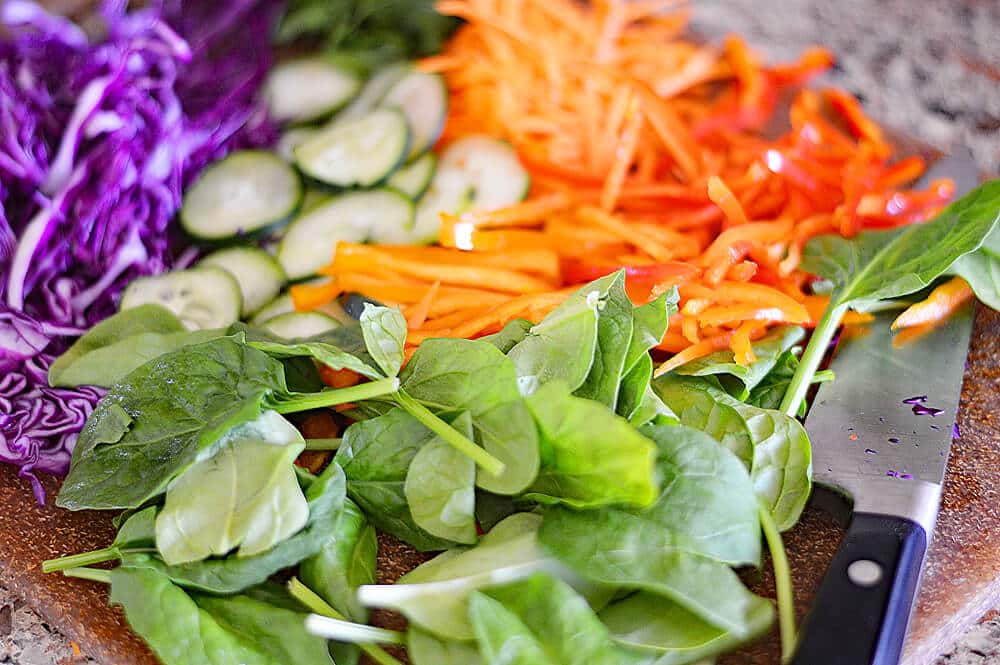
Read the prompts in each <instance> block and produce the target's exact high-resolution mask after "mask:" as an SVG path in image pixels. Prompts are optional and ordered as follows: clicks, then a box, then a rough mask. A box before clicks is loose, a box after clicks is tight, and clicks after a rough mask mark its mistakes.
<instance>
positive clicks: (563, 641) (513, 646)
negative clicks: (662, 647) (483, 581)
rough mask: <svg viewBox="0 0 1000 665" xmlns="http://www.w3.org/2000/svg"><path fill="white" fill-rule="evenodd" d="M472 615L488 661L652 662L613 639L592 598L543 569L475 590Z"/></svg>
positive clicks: (543, 664)
mask: <svg viewBox="0 0 1000 665" xmlns="http://www.w3.org/2000/svg"><path fill="white" fill-rule="evenodd" d="M469 617H470V620H471V621H472V625H473V627H474V628H475V632H476V642H477V643H478V644H479V649H480V651H482V653H483V657H484V659H485V660H486V662H487V663H493V664H499V663H524V664H525V665H528V664H538V665H628V664H630V663H634V664H635V665H638V664H639V663H647V662H648V660H649V659H648V658H647V657H646V656H645V655H644V654H641V653H639V652H636V651H632V650H629V649H626V648H624V647H621V646H618V645H616V644H615V643H614V642H612V641H611V638H610V637H609V635H608V630H607V628H605V626H604V624H602V623H601V621H600V619H598V618H597V616H596V615H595V614H594V611H593V610H592V609H591V608H590V606H589V605H588V604H587V601H586V600H585V599H584V598H583V597H581V596H580V595H579V594H577V593H576V592H575V591H573V589H571V588H570V587H569V586H568V585H567V584H566V583H565V582H563V581H561V580H559V579H557V578H554V577H551V576H549V575H546V574H544V573H536V574H534V575H532V576H531V577H529V578H527V579H524V580H520V581H517V582H513V583H510V584H505V585H504V586H500V587H494V588H491V589H488V590H484V591H477V592H474V593H473V594H472V595H471V597H470V599H469Z"/></svg>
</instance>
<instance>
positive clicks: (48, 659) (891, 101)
mask: <svg viewBox="0 0 1000 665" xmlns="http://www.w3.org/2000/svg"><path fill="white" fill-rule="evenodd" d="M695 21H696V27H697V28H698V29H699V30H700V31H702V32H704V33H706V34H711V35H719V34H724V33H726V32H737V33H740V34H742V35H744V36H745V37H746V38H747V40H748V41H749V42H750V43H751V44H752V45H753V46H754V47H755V48H757V49H758V50H760V51H761V52H763V53H764V54H766V55H767V56H768V57H769V58H771V59H775V60H782V59H790V58H793V57H794V56H795V55H796V54H797V53H799V52H800V51H801V50H802V49H803V48H804V47H806V46H809V45H812V44H823V45H826V46H828V47H829V48H830V49H831V50H832V51H833V52H834V53H836V54H837V56H838V66H837V68H836V70H835V71H834V72H832V73H831V74H830V75H829V76H828V77H827V79H826V80H827V82H829V83H831V84H834V85H837V86H840V87H843V88H846V89H848V90H850V91H851V92H853V93H855V94H857V95H858V96H859V97H861V98H862V99H863V100H864V102H865V106H866V108H867V109H868V110H869V111H870V112H871V113H872V115H874V116H875V117H877V118H879V119H881V120H883V121H885V122H887V123H889V124H891V125H893V126H895V127H896V128H899V129H901V130H903V131H905V132H907V133H909V134H911V135H914V136H917V137H920V138H921V139H923V140H925V141H927V142H928V143H931V144H933V145H935V146H936V147H938V148H941V149H945V150H946V149H948V148H949V147H951V146H953V145H966V146H968V147H969V148H971V149H972V150H973V152H974V154H975V155H976V159H977V161H978V163H979V165H980V166H981V167H982V168H983V170H984V171H986V172H992V173H997V172H1000V39H997V37H996V35H997V34H998V31H1000V1H997V0H938V1H934V2H930V1H927V0H879V1H875V0H836V1H833V0H827V1H821V0H782V1H780V2H778V1H774V0H768V1H763V0H725V1H721V0H707V1H705V0H703V1H701V2H697V3H696V4H695ZM92 662H94V661H91V660H89V659H87V658H86V657H81V656H77V655H76V654H75V653H74V649H73V647H72V645H71V644H70V643H69V642H68V641H67V640H66V639H64V638H63V637H62V636H60V635H59V634H58V633H56V632H55V631H53V630H52V629H51V628H50V627H49V626H48V625H46V624H45V623H44V622H43V621H42V620H41V619H40V618H39V617H38V616H37V615H36V614H35V613H34V612H32V611H31V610H30V609H29V608H28V607H27V605H26V604H25V603H23V602H22V601H20V600H17V599H16V598H15V596H14V595H13V594H12V593H10V592H9V591H8V590H7V589H6V588H4V587H3V586H0V664H6V663H11V664H20V665H69V664H70V663H92ZM937 662H938V665H1000V614H998V613H996V612H993V613H991V614H989V615H987V616H986V617H984V619H983V621H982V622H981V623H979V624H978V625H976V626H975V627H974V628H972V629H971V630H970V631H969V632H968V633H966V635H965V636H964V637H963V638H962V639H961V640H960V641H959V642H958V643H957V644H956V645H955V646H954V647H953V648H952V649H951V650H950V651H949V653H948V654H947V655H943V656H941V657H940V658H939V659H938V661H937Z"/></svg>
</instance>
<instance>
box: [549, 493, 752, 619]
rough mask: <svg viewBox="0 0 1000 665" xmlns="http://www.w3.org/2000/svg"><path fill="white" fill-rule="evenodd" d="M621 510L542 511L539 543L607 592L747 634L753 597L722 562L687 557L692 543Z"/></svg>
mask: <svg viewBox="0 0 1000 665" xmlns="http://www.w3.org/2000/svg"><path fill="white" fill-rule="evenodd" d="M650 526H651V525H650V520H649V519H648V518H647V517H646V516H645V515H643V514H635V513H630V512H626V511H623V510H612V509H603V510H589V511H574V510H570V509H568V508H563V507H560V506H556V507H552V508H549V509H548V510H546V512H545V520H544V521H543V522H542V528H541V529H540V530H539V532H538V539H539V542H540V543H541V544H542V546H543V547H544V548H545V550H546V551H547V552H550V553H551V554H553V555H554V556H555V557H557V558H558V559H559V560H560V561H561V562H562V563H564V564H565V565H567V566H569V568H570V569H571V570H573V571H574V572H576V573H577V574H578V575H581V576H583V577H584V578H586V579H588V580H590V581H591V582H594V583H596V584H603V585H607V586H612V587H620V588H621V587H624V588H627V589H640V590H643V591H649V592H652V593H656V594H659V595H663V596H667V597H668V598H670V599H672V600H673V601H675V602H677V603H680V604H681V605H683V606H684V607H685V608H687V609H688V610H690V611H691V612H694V613H695V614H697V615H698V616H699V617H701V618H703V619H704V620H706V621H708V622H710V623H711V624H712V625H714V626H718V627H720V628H724V629H726V630H728V631H730V632H732V633H733V634H735V635H738V636H739V637H741V638H745V637H747V636H749V634H750V632H751V625H752V616H753V612H754V608H755V604H756V596H754V595H753V594H752V593H750V592H749V591H748V590H747V589H746V587H744V586H743V583H742V582H740V579H739V578H738V577H737V576H736V573H734V572H733V571H732V570H731V569H730V568H729V567H728V566H727V565H726V564H724V563H721V562H719V561H716V560H714V559H710V558H708V557H705V556H700V555H697V554H693V553H691V552H690V551H688V550H687V549H686V548H687V547H689V546H690V544H691V539H690V538H687V537H682V536H679V535H678V534H676V533H674V532H673V531H671V530H669V529H665V528H662V527H661V526H659V525H656V526H655V527H654V528H650Z"/></svg>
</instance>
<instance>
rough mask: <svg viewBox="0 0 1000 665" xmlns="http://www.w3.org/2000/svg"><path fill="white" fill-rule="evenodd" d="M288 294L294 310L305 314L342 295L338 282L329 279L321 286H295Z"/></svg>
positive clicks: (340, 285) (341, 288)
mask: <svg viewBox="0 0 1000 665" xmlns="http://www.w3.org/2000/svg"><path fill="white" fill-rule="evenodd" d="M288 293H289V295H291V296H292V304H293V305H295V310H296V311H298V312H305V311H309V310H312V309H316V308H317V307H321V306H323V305H325V304H327V303H328V302H330V301H331V300H333V299H334V298H336V297H337V296H339V295H340V294H341V293H343V286H342V284H341V283H340V282H339V281H338V280H336V279H331V280H330V281H328V282H324V283H322V284H296V285H295V286H293V287H292V288H290V289H289V290H288Z"/></svg>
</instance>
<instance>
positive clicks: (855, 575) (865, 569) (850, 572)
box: [847, 559, 882, 586]
mask: <svg viewBox="0 0 1000 665" xmlns="http://www.w3.org/2000/svg"><path fill="white" fill-rule="evenodd" d="M847 577H848V578H849V579H850V580H851V581H852V582H854V583H855V584H857V585H858V586H875V585H876V584H878V583H879V581H880V580H881V579H882V566H881V564H879V563H877V562H875V561H872V560H870V559H858V560H857V561H855V562H854V563H852V564H851V565H849V566H848V567H847Z"/></svg>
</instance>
